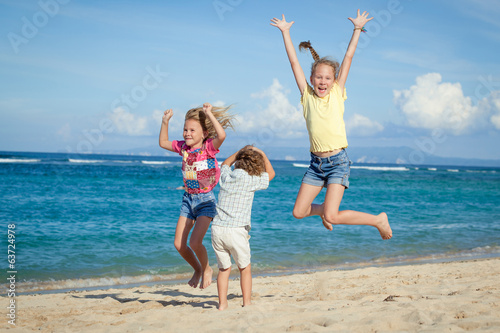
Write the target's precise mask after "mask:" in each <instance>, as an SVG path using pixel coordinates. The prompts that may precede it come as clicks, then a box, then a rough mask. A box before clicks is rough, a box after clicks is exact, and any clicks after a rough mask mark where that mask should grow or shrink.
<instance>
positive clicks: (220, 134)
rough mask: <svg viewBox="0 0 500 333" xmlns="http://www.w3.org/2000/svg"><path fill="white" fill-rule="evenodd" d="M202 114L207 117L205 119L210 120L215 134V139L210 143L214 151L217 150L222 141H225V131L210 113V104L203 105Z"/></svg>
mask: <svg viewBox="0 0 500 333" xmlns="http://www.w3.org/2000/svg"><path fill="white" fill-rule="evenodd" d="M203 112H205V114H206V115H207V118H208V119H210V121H211V122H212V124H213V125H214V129H215V133H217V137H216V138H215V139H214V141H213V142H212V143H213V145H214V148H215V149H219V147H220V146H222V143H223V142H224V140H226V131H225V130H224V128H223V127H222V125H221V124H220V123H219V121H218V120H217V118H215V116H214V115H213V113H212V104H210V103H204V104H203Z"/></svg>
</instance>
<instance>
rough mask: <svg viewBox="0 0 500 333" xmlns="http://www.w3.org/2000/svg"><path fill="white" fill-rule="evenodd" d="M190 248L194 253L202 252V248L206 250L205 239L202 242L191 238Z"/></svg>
mask: <svg viewBox="0 0 500 333" xmlns="http://www.w3.org/2000/svg"><path fill="white" fill-rule="evenodd" d="M189 246H190V247H191V248H192V249H193V251H195V252H196V251H198V250H201V249H202V248H204V246H203V239H202V240H201V241H199V240H197V239H193V238H191V239H190V240H189Z"/></svg>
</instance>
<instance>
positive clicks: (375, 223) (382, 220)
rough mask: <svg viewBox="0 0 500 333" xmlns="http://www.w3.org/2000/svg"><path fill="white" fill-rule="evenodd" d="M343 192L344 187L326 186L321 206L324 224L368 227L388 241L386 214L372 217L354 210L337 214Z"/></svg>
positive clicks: (388, 227)
mask: <svg viewBox="0 0 500 333" xmlns="http://www.w3.org/2000/svg"><path fill="white" fill-rule="evenodd" d="M344 190H345V187H344V186H342V185H340V184H330V185H328V187H327V190H326V196H325V202H324V204H323V206H322V208H323V209H324V212H323V213H324V218H325V222H326V223H331V224H348V225H370V226H372V227H375V228H377V230H378V231H379V233H380V236H381V237H382V239H390V238H391V237H392V229H391V226H390V225H389V220H388V218H387V214H386V213H380V214H379V215H372V214H367V213H363V212H357V211H354V210H343V211H340V212H339V206H340V201H341V200H342V197H343V195H344Z"/></svg>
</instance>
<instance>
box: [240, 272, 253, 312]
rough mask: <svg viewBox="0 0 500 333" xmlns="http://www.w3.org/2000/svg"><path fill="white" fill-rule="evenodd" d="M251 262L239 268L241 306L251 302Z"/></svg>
mask: <svg viewBox="0 0 500 333" xmlns="http://www.w3.org/2000/svg"><path fill="white" fill-rule="evenodd" d="M251 266H252V264H248V266H247V267H245V268H239V270H240V285H241V293H242V294H243V306H249V305H251V304H252V267H251Z"/></svg>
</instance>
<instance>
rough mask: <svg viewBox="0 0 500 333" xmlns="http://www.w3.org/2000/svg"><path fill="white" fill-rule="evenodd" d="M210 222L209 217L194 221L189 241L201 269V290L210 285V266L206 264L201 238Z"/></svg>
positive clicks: (206, 258) (204, 249)
mask: <svg viewBox="0 0 500 333" xmlns="http://www.w3.org/2000/svg"><path fill="white" fill-rule="evenodd" d="M211 221H212V218H211V217H208V216H199V217H198V218H197V219H196V223H195V225H194V229H193V233H192V234H191V239H190V240H189V245H190V246H191V248H192V249H193V251H194V252H195V253H196V257H198V260H199V263H200V267H201V282H200V288H201V289H204V288H206V287H208V286H209V285H210V284H212V273H213V271H212V268H211V267H210V264H209V263H208V254H207V249H206V248H205V246H203V237H205V234H206V233H207V230H208V227H209V226H210V222H211Z"/></svg>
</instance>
